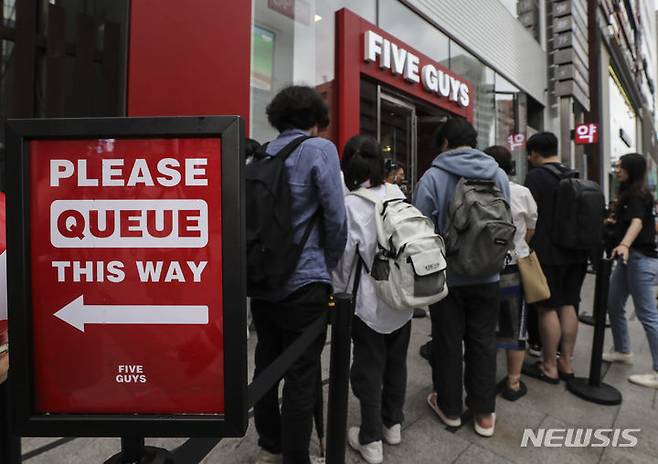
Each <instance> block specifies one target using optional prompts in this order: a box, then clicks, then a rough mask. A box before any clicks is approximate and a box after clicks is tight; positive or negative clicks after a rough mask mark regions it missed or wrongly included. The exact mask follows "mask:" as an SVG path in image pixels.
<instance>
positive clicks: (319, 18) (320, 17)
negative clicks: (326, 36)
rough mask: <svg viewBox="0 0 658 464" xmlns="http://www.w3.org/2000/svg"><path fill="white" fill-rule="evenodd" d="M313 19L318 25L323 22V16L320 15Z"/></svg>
mask: <svg viewBox="0 0 658 464" xmlns="http://www.w3.org/2000/svg"><path fill="white" fill-rule="evenodd" d="M313 19H314V20H315V22H316V23H317V22H318V21H322V16H320V15H319V14H316V15H315V17H314V18H313Z"/></svg>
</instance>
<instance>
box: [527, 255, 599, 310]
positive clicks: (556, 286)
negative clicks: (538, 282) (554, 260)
mask: <svg viewBox="0 0 658 464" xmlns="http://www.w3.org/2000/svg"><path fill="white" fill-rule="evenodd" d="M543 271H544V274H545V275H546V280H547V281H548V288H550V289H551V297H550V298H549V299H548V300H545V301H541V302H539V303H537V305H538V306H541V307H542V308H545V309H557V308H560V307H562V306H576V307H578V305H579V304H580V290H581V288H582V287H583V282H584V281H585V274H587V263H586V262H585V263H575V264H560V265H554V266H543Z"/></svg>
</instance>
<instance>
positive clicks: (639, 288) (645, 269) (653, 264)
mask: <svg viewBox="0 0 658 464" xmlns="http://www.w3.org/2000/svg"><path fill="white" fill-rule="evenodd" d="M656 274H658V258H649V257H647V256H645V255H643V254H642V253H640V252H639V251H635V250H631V252H630V256H629V258H628V264H624V263H623V262H621V261H618V262H617V265H616V267H615V269H614V271H613V272H612V277H611V278H610V292H609V294H608V314H610V326H611V328H612V337H613V339H614V343H615V351H618V352H621V353H630V351H631V346H630V340H629V336H628V324H627V321H626V314H625V309H624V307H625V306H626V301H627V300H628V295H629V294H630V295H631V297H632V298H633V305H634V306H635V314H636V315H637V318H638V319H639V320H640V322H641V323H642V326H643V327H644V331H645V332H646V334H647V339H648V340H649V348H650V349H651V357H652V358H653V368H654V370H656V371H658V308H656V292H655V289H654V285H655V280H656Z"/></svg>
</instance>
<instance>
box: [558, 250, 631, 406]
mask: <svg viewBox="0 0 658 464" xmlns="http://www.w3.org/2000/svg"><path fill="white" fill-rule="evenodd" d="M611 272H612V259H609V258H604V259H601V261H600V263H599V266H598V272H597V273H596V286H595V290H594V314H593V316H594V323H595V324H594V337H593V340H592V357H591V359H590V368H589V378H585V377H576V378H575V379H572V380H571V381H570V382H568V383H567V389H568V390H569V391H570V392H571V393H573V394H574V395H576V396H578V397H580V398H582V399H584V400H586V401H590V402H592V403H596V404H602V405H608V406H614V405H617V404H621V401H622V396H621V393H620V392H619V390H617V389H616V388H615V387H613V386H611V385H608V384H606V383H603V382H601V364H602V362H603V341H604V338H605V316H606V313H607V307H608V290H609V288H610V274H611Z"/></svg>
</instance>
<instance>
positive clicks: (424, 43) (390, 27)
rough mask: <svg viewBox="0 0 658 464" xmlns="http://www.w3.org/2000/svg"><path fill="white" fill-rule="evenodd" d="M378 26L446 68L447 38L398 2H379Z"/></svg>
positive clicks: (448, 41) (448, 52)
mask: <svg viewBox="0 0 658 464" xmlns="http://www.w3.org/2000/svg"><path fill="white" fill-rule="evenodd" d="M378 25H379V27H381V28H382V29H384V30H385V31H386V32H388V33H389V34H391V35H393V36H395V37H397V38H398V39H400V40H401V41H403V42H406V43H408V44H409V45H411V46H412V47H413V48H415V49H416V50H418V51H419V52H421V53H423V54H424V55H427V56H428V57H429V58H431V59H433V60H434V61H436V62H437V63H439V64H442V65H444V66H446V67H448V60H449V56H450V40H449V39H448V36H447V35H445V34H443V33H442V32H441V31H439V30H438V29H436V28H435V27H434V26H432V25H431V24H429V23H428V22H427V21H425V20H424V19H423V18H422V17H420V16H419V15H417V14H416V13H414V12H413V11H412V10H411V9H409V8H408V7H406V6H404V5H403V4H402V3H400V1H399V0H379V23H378Z"/></svg>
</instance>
